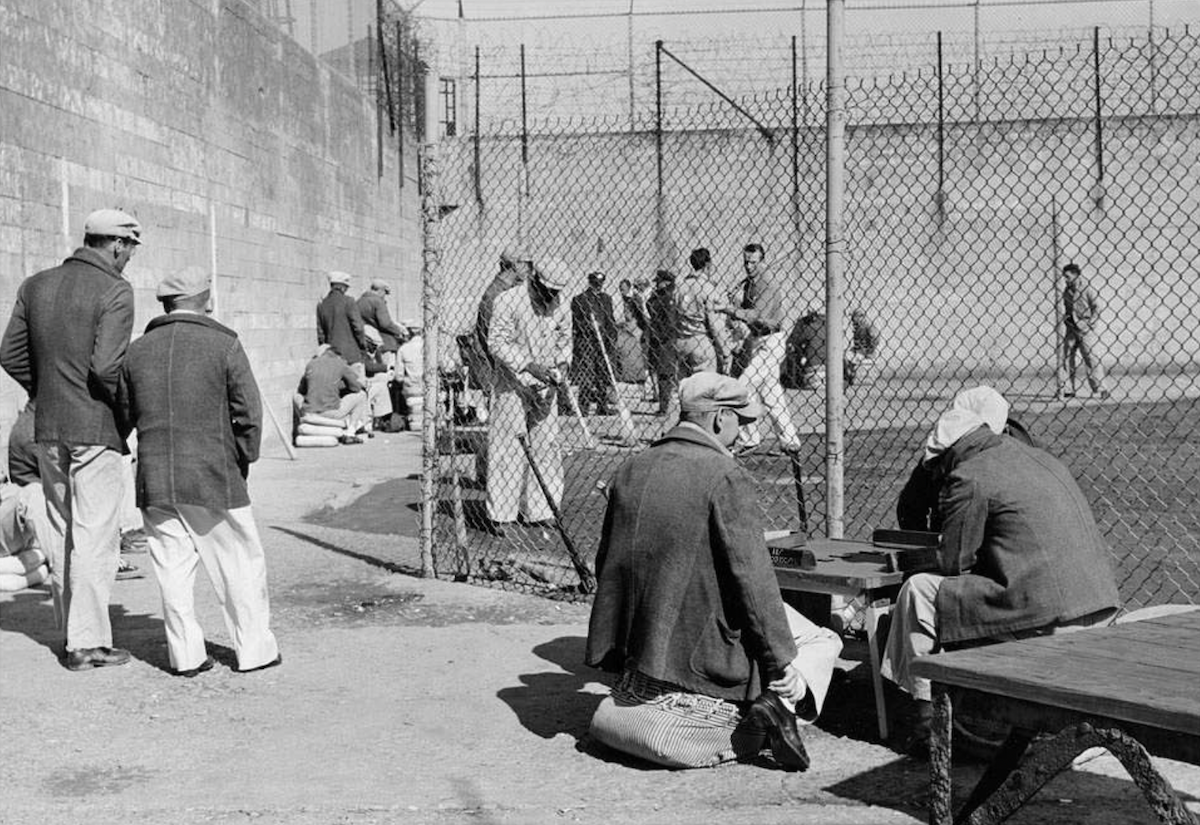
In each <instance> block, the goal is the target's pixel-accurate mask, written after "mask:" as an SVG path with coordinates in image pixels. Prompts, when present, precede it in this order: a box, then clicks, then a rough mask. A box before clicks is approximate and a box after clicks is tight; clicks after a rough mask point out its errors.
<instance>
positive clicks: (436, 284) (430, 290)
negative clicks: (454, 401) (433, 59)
mask: <svg viewBox="0 0 1200 825" xmlns="http://www.w3.org/2000/svg"><path fill="white" fill-rule="evenodd" d="M436 82H437V78H436V75H434V73H433V72H429V71H426V72H425V96H426V97H427V98H428V97H430V96H431V95H432V94H433V93H435V86H434V84H436ZM434 111H435V107H433V106H426V107H425V120H424V122H423V127H424V128H423V133H424V146H423V147H422V152H421V168H420V178H421V192H422V198H421V224H422V230H423V232H422V236H423V245H424V256H423V260H422V272H421V276H422V281H423V288H422V292H421V308H422V310H423V312H424V323H423V326H424V332H425V349H424V352H423V353H422V360H423V363H424V369H425V375H424V390H425V400H424V407H425V409H424V414H423V415H422V416H421V458H422V465H423V466H422V473H421V575H422V576H424V577H426V578H429V577H432V576H434V575H435V574H436V571H435V570H434V566H433V516H434V512H435V510H436V508H437V489H438V448H437V419H438V411H439V404H438V352H439V349H438V347H439V344H438V323H439V312H440V309H441V283H440V281H439V273H438V266H439V264H440V263H441V257H442V247H441V239H440V237H439V228H440V226H439V225H440V221H441V204H440V203H439V202H438V201H439V197H438V195H439V192H440V191H441V186H440V181H439V176H440V173H441V168H440V166H441V156H440V154H439V151H438V134H437V118H436V116H435V115H434Z"/></svg>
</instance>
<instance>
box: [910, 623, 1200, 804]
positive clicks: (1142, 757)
mask: <svg viewBox="0 0 1200 825" xmlns="http://www.w3.org/2000/svg"><path fill="white" fill-rule="evenodd" d="M913 672H914V673H915V674H917V675H918V676H923V677H925V678H927V679H930V680H932V681H933V704H934V707H933V711H934V719H933V739H932V741H931V754H930V770H931V784H932V788H931V792H932V793H931V800H930V812H929V821H930V822H931V823H933V825H950V823H952V822H953V823H960V822H969V823H974V825H983V823H993V822H1001V821H1003V820H1004V819H1005V818H1007V817H1008V816H1009V815H1011V814H1012V813H1013V812H1014V811H1016V810H1017V809H1018V808H1020V807H1021V806H1022V805H1023V804H1025V802H1026V801H1027V800H1028V799H1029V798H1030V797H1031V796H1033V794H1035V793H1036V792H1037V791H1038V790H1039V789H1040V788H1041V787H1042V786H1043V785H1045V784H1046V783H1047V782H1049V781H1050V780H1051V779H1052V778H1054V776H1056V775H1057V774H1058V773H1060V772H1061V771H1063V770H1065V769H1066V768H1068V767H1070V765H1071V763H1072V761H1073V760H1074V758H1075V757H1076V756H1078V755H1079V754H1080V753H1082V752H1083V751H1085V750H1087V749H1088V748H1093V747H1102V748H1106V749H1108V750H1109V751H1110V752H1111V753H1112V754H1113V755H1114V756H1116V757H1117V758H1118V759H1119V760H1120V761H1121V763H1122V765H1124V767H1125V769H1126V770H1127V771H1128V772H1129V774H1130V776H1131V777H1132V778H1133V781H1134V783H1135V784H1136V785H1137V786H1138V788H1140V789H1141V791H1142V793H1143V794H1145V796H1146V799H1147V800H1148V801H1149V803H1150V805H1151V807H1152V808H1153V809H1154V811H1155V813H1156V814H1157V815H1158V816H1159V818H1160V819H1161V820H1162V821H1163V822H1168V823H1180V825H1182V824H1183V823H1188V824H1189V825H1192V824H1193V823H1195V822H1196V820H1195V818H1193V816H1192V815H1191V813H1190V812H1189V811H1188V810H1187V808H1185V807H1184V805H1183V803H1182V802H1181V801H1180V800H1179V798H1178V796H1176V794H1175V793H1174V791H1173V790H1172V789H1171V787H1170V785H1169V784H1168V783H1167V781H1166V780H1165V779H1163V778H1162V776H1161V775H1160V774H1159V773H1158V771H1157V770H1155V768H1154V765H1153V764H1152V763H1151V761H1150V757H1149V754H1155V755H1158V756H1163V757H1167V758H1170V759H1177V760H1181V761H1184V762H1190V763H1192V764H1197V765H1200V612H1192V613H1183V614H1177V615H1173V616H1164V617H1161V618H1154V619H1147V620H1145V621H1139V622H1130V623H1127V624H1120V625H1114V626H1111V627H1106V628H1097V629H1092V630H1085V631H1081V632H1078V633H1070V634H1065V635H1055V636H1043V637H1038V638H1035V639H1026V640H1022V641H1017V642H1006V643H1004V644H997V645H990V646H987V647H980V648H973V649H970V650H961V651H955V652H951V653H939V654H936V655H933V656H926V657H922V658H921V659H918V660H917V661H916V662H915V663H914V664H913ZM964 700H975V701H979V702H986V703H987V704H988V705H989V706H990V708H991V713H992V716H993V717H994V718H996V719H997V720H999V721H1002V722H1006V723H1008V724H1009V725H1012V733H1011V734H1010V735H1009V737H1008V739H1007V741H1006V742H1005V743H1004V745H1003V746H1002V747H1001V749H1000V751H999V753H998V754H997V755H996V756H995V758H994V759H993V761H992V763H991V765H990V766H989V767H988V769H987V771H986V772H985V773H984V775H983V776H982V777H981V778H980V780H979V783H978V785H976V787H975V789H974V791H972V793H971V795H970V797H969V798H968V799H967V801H966V803H965V804H964V805H963V807H962V809H961V810H959V812H958V813H957V815H955V814H954V813H953V812H952V809H951V804H952V803H951V782H950V762H951V751H950V737H951V730H952V723H953V712H954V705H955V704H956V703H960V702H962V701H964ZM1043 734H1049V736H1044V735H1043Z"/></svg>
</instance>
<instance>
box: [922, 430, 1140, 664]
mask: <svg viewBox="0 0 1200 825" xmlns="http://www.w3.org/2000/svg"><path fill="white" fill-rule="evenodd" d="M941 461H942V469H943V471H944V472H945V480H944V481H943V483H942V486H941V492H940V495H939V499H938V510H939V513H940V515H941V520H942V543H941V546H940V548H939V556H940V566H941V570H942V573H943V574H945V575H946V576H948V577H949V578H947V579H946V580H945V581H944V582H942V585H941V587H940V588H939V589H938V595H937V614H938V638H939V640H940V641H941V642H942V643H943V644H945V643H954V642H964V641H971V640H977V639H994V638H1005V637H1006V636H1007V634H1010V633H1014V632H1017V631H1021V630H1031V629H1034V628H1039V627H1045V626H1047V625H1051V624H1054V623H1056V622H1063V621H1070V620H1072V619H1078V618H1081V617H1083V616H1087V615H1089V614H1091V613H1095V612H1097V611H1101V610H1106V609H1110V608H1114V607H1116V606H1117V605H1118V604H1119V597H1118V595H1117V586H1116V582H1115V580H1114V579H1113V572H1112V567H1111V565H1110V562H1109V558H1108V551H1107V550H1106V549H1105V546H1104V540H1103V538H1101V536H1100V530H1099V528H1098V527H1097V526H1096V521H1095V519H1094V518H1093V517H1092V510H1091V507H1090V506H1089V505H1088V502H1087V499H1086V498H1085V497H1084V494H1083V491H1082V490H1081V489H1079V485H1078V484H1077V483H1076V482H1075V479H1074V478H1073V477H1072V476H1071V473H1070V471H1069V470H1068V469H1067V468H1066V467H1065V466H1064V465H1063V463H1062V462H1061V461H1059V460H1058V459H1056V458H1054V457H1053V456H1052V455H1050V454H1049V453H1047V452H1045V451H1043V450H1039V449H1037V448H1035V447H1027V446H1025V445H1024V444H1021V443H1020V442H1019V441H1017V440H1016V439H1014V438H1008V437H1005V436H999V435H996V434H995V433H993V432H992V431H991V430H989V429H988V428H987V427H980V428H979V429H977V430H974V431H973V432H970V433H968V434H967V435H965V436H963V437H962V438H960V439H959V440H958V441H957V442H956V443H955V444H954V446H953V447H951V448H950V449H949V450H948V451H947V452H946V454H945V455H944V456H943V457H942V459H941Z"/></svg>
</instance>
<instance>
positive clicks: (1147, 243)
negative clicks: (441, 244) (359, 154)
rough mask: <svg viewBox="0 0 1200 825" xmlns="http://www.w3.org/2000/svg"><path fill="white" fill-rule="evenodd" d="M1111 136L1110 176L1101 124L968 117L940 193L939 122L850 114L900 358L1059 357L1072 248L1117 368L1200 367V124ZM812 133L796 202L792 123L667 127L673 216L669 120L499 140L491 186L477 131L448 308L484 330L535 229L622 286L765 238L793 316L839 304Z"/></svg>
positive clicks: (951, 129)
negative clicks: (642, 126)
mask: <svg viewBox="0 0 1200 825" xmlns="http://www.w3.org/2000/svg"><path fill="white" fill-rule="evenodd" d="M1103 137H1104V161H1105V167H1104V182H1103V185H1097V173H1098V169H1097V166H1096V160H1095V123H1094V121H1091V120H1089V119H1087V118H1056V119H1041V120H1019V121H1009V122H991V123H985V124H982V125H971V124H949V125H947V126H946V130H945V136H944V149H943V156H944V167H943V177H944V190H943V194H942V195H941V197H940V198H939V196H938V165H937V134H936V128H935V127H934V126H933V125H929V124H916V125H878V126H871V125H866V126H852V127H850V128H849V130H848V137H847V141H848V148H847V155H848V162H847V163H848V187H847V188H848V214H847V220H848V225H847V232H848V237H849V248H848V255H849V258H848V268H847V278H848V285H847V297H848V304H849V306H850V307H851V308H853V307H862V308H864V309H865V310H867V311H868V313H869V315H870V316H871V317H872V319H873V320H874V321H875V323H876V325H877V326H878V328H879V329H880V331H881V333H882V338H883V345H882V346H883V352H882V356H881V358H880V359H879V361H880V364H881V365H886V366H887V367H890V368H893V369H896V370H901V371H906V372H908V371H921V370H925V369H937V370H945V369H969V370H976V371H1001V372H1009V373H1011V372H1021V373H1028V372H1031V371H1037V372H1041V371H1052V370H1053V368H1054V364H1055V347H1054V340H1055V335H1054V321H1055V309H1056V306H1057V298H1056V294H1057V292H1056V283H1055V272H1056V270H1055V266H1054V263H1055V249H1056V246H1057V248H1058V261H1059V264H1060V265H1061V264H1062V263H1066V262H1067V261H1069V260H1075V261H1077V262H1079V263H1080V264H1081V265H1082V266H1083V267H1084V269H1085V272H1088V273H1089V274H1090V276H1091V278H1092V283H1093V284H1094V285H1095V286H1097V287H1098V289H1099V291H1100V293H1101V296H1102V299H1103V300H1104V302H1105V303H1106V304H1107V309H1106V310H1105V318H1106V321H1107V326H1106V329H1105V331H1104V342H1105V344H1106V345H1107V348H1108V350H1109V360H1110V361H1114V362H1117V363H1119V364H1120V365H1121V366H1122V367H1124V368H1151V367H1153V368H1154V369H1160V368H1161V369H1170V368H1172V367H1180V368H1183V367H1187V366H1189V365H1191V364H1192V363H1193V362H1194V361H1195V360H1196V358H1197V356H1198V355H1200V338H1197V336H1195V334H1194V330H1195V329H1196V326H1197V322H1198V321H1200V318H1198V317H1197V315H1198V310H1197V307H1200V277H1198V276H1200V208H1198V207H1200V202H1198V198H1200V195H1198V194H1197V193H1200V163H1197V152H1198V151H1200V150H1198V147H1200V118H1198V117H1196V116H1195V115H1191V116H1144V117H1136V118H1135V117H1129V118H1107V119H1105V120H1104V122H1103ZM798 138H799V139H798V144H799V146H798V152H797V156H796V163H797V166H798V172H799V174H798V176H797V177H796V182H797V185H798V190H799V196H798V197H797V198H795V199H794V198H793V155H792V145H791V138H790V134H789V133H786V132H781V133H777V135H776V138H775V139H774V140H773V141H772V140H768V139H766V138H765V137H764V136H762V135H761V134H760V133H758V132H757V131H753V130H746V129H739V130H700V129H697V130H689V131H678V132H669V133H667V134H666V135H665V137H664V153H663V168H664V196H663V204H662V209H661V212H659V211H658V210H656V197H657V195H656V155H655V136H654V135H653V134H652V133H645V132H634V133H607V134H569V133H564V134H559V135H536V136H533V137H532V138H531V140H530V144H529V164H528V173H527V174H525V171H524V170H523V168H522V164H521V160H520V143H519V141H518V140H516V139H513V138H494V139H487V140H484V141H483V143H482V146H481V151H480V167H481V173H482V174H481V176H480V179H481V183H482V186H481V187H480V191H479V192H478V193H477V191H476V188H475V184H474V176H473V169H474V159H473V152H474V149H473V146H472V144H471V142H470V140H469V139H463V140H460V141H458V142H457V143H455V144H453V145H452V146H451V147H450V149H449V150H448V151H447V162H446V172H447V174H446V181H445V183H446V191H447V194H446V200H447V201H449V202H454V203H459V204H461V208H460V209H458V210H457V211H455V212H454V213H452V214H451V215H450V216H449V217H448V218H447V220H446V221H445V225H444V233H443V234H444V241H445V244H446V247H447V259H446V267H445V270H446V272H447V277H448V281H449V283H448V285H447V288H446V292H445V295H446V298H445V300H446V303H447V306H446V310H445V313H444V317H445V318H446V320H447V322H448V323H449V324H450V325H451V326H454V325H457V326H458V327H460V328H465V327H468V326H469V325H470V323H471V320H472V318H473V311H474V302H475V301H477V300H478V295H479V293H480V292H481V291H482V289H483V286H484V284H485V283H486V279H487V278H488V277H489V276H490V275H491V273H492V272H493V271H494V269H495V265H494V261H495V257H494V256H495V253H496V252H497V251H498V250H499V248H500V247H501V246H503V245H504V244H506V243H508V242H510V241H512V240H514V239H517V238H524V239H526V240H527V241H528V242H529V243H531V244H532V245H533V246H534V247H535V248H536V249H538V250H540V251H541V253H542V254H557V255H561V256H563V257H565V258H566V259H567V260H568V261H570V262H571V263H573V264H574V265H575V267H576V268H577V270H578V271H579V273H580V275H582V272H583V271H584V270H586V269H587V268H589V267H592V266H598V267H601V268H605V269H607V270H608V271H609V274H610V277H609V284H610V289H613V290H615V286H616V283H615V282H616V280H617V279H618V278H619V277H623V276H628V277H633V276H636V275H649V274H651V273H652V272H653V270H654V268H655V267H656V266H658V265H659V264H660V263H666V264H668V265H669V266H672V267H673V268H675V269H676V271H684V269H685V267H686V266H687V264H686V254H687V251H688V250H690V249H691V248H693V247H695V246H707V247H709V248H710V249H711V250H712V251H713V253H714V258H715V261H716V266H717V271H718V273H719V276H720V277H721V278H722V279H723V280H724V281H725V282H727V283H732V282H734V281H736V279H737V278H738V277H740V250H741V247H742V246H743V245H744V244H745V243H747V242H750V241H761V242H763V243H764V244H765V245H766V248H767V254H768V258H769V259H770V260H772V261H773V262H774V263H775V265H776V266H778V267H781V268H783V270H784V272H785V273H786V274H787V277H788V279H789V291H790V296H789V297H790V304H791V309H792V313H793V315H794V316H799V315H800V314H802V312H803V311H804V310H805V309H807V308H809V307H812V306H814V305H816V306H819V305H821V304H822V303H823V289H824V274H823V266H824V220H825V217H824V147H823V140H824V137H823V133H822V132H820V131H819V130H807V131H805V130H802V132H801V133H800V134H799V136H798ZM480 197H481V199H480ZM793 201H795V202H793ZM939 202H940V206H939ZM659 215H661V227H660V226H659ZM581 280H582V279H581ZM580 287H582V284H581V285H580Z"/></svg>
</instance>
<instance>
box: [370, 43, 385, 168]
mask: <svg viewBox="0 0 1200 825" xmlns="http://www.w3.org/2000/svg"><path fill="white" fill-rule="evenodd" d="M374 40H375V32H374V31H372V30H371V26H370V24H368V25H367V77H368V78H369V79H370V80H371V82H373V83H374V84H375V177H376V178H382V177H383V112H381V111H380V108H381V107H380V105H379V104H380V100H379V77H378V76H377V75H376V73H375V50H374V49H372V48H371V43H372V42H374Z"/></svg>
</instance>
